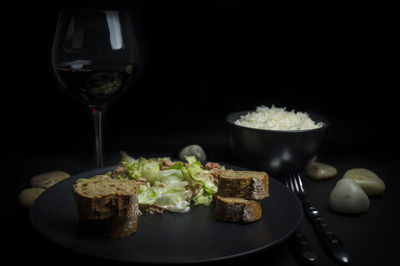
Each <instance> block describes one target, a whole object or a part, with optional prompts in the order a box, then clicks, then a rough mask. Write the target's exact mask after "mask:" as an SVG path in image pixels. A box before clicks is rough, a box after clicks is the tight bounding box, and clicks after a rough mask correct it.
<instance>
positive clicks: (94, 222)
mask: <svg viewBox="0 0 400 266" xmlns="http://www.w3.org/2000/svg"><path fill="white" fill-rule="evenodd" d="M73 194H74V197H75V202H76V206H77V209H78V215H79V219H80V231H81V232H82V233H89V234H91V233H95V234H101V235H104V236H107V237H112V238H122V237H125V236H128V235H130V234H132V233H134V232H136V229H137V225H138V216H139V214H140V210H139V202H138V195H137V194H138V187H137V185H136V182H135V181H134V180H122V179H112V178H110V177H107V176H99V177H97V178H94V179H90V180H85V181H80V182H78V183H76V184H75V185H74V187H73Z"/></svg>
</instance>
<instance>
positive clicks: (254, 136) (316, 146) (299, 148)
mask: <svg viewBox="0 0 400 266" xmlns="http://www.w3.org/2000/svg"><path fill="white" fill-rule="evenodd" d="M249 112H251V111H242V112H236V113H232V114H230V115H228V116H227V117H226V123H227V129H228V137H229V144H230V147H231V150H232V155H233V156H234V158H235V159H236V160H237V161H238V163H240V164H241V165H242V166H244V167H247V168H250V169H254V170H259V171H266V172H267V173H268V174H270V175H273V176H276V177H279V176H282V175H283V174H285V173H288V172H293V171H300V170H303V169H304V167H305V166H306V165H307V163H308V162H309V161H310V160H311V159H312V158H313V157H314V156H317V155H318V153H319V152H320V149H321V146H322V144H323V142H324V140H325V136H326V133H327V127H328V121H327V120H326V119H324V118H322V117H320V116H317V115H313V114H309V115H310V118H311V119H312V120H313V121H315V122H323V126H322V127H320V128H316V129H309V130H295V131H289V130H265V129H255V128H248V127H243V126H239V125H236V124H235V123H234V122H235V121H236V120H237V119H239V118H240V116H242V115H245V114H247V113H249Z"/></svg>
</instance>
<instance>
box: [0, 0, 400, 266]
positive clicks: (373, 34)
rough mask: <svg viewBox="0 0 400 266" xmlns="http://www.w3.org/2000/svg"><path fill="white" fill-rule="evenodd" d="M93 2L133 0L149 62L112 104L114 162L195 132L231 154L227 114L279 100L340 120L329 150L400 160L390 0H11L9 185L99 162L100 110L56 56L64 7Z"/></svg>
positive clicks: (109, 124)
mask: <svg viewBox="0 0 400 266" xmlns="http://www.w3.org/2000/svg"><path fill="white" fill-rule="evenodd" d="M265 2H266V1H265ZM83 5H85V6H86V7H89V6H90V7H98V8H104V7H114V8H118V7H123V8H128V9H130V10H131V11H132V15H133V18H134V23H135V27H136V30H137V31H136V33H137V37H138V40H139V43H140V49H141V56H142V63H143V65H142V67H143V75H142V76H141V77H140V79H139V80H138V82H137V84H136V86H135V87H134V88H132V89H131V90H130V91H129V93H127V94H126V95H125V96H124V97H122V98H120V99H119V100H118V102H117V103H116V104H114V105H113V106H111V108H110V109H109V110H107V112H106V114H105V123H104V126H105V127H104V129H105V132H104V134H105V135H104V148H105V160H106V162H108V163H110V162H114V159H115V158H116V157H115V154H117V152H118V151H119V150H127V151H129V152H133V153H135V154H142V153H143V154H144V153H146V152H149V151H151V152H155V153H159V154H163V153H164V152H166V153H167V154H176V153H177V152H178V151H179V149H180V148H182V147H183V146H185V145H188V144H193V143H197V144H200V145H202V146H203V147H204V148H205V150H206V152H207V153H208V155H209V158H210V159H211V160H221V159H226V158H227V156H226V154H227V153H228V152H229V148H228V142H227V138H226V132H225V124H224V119H225V117H226V115H227V114H229V113H230V112H233V111H241V110H248V109H255V107H256V106H259V105H266V106H271V105H272V104H275V105H276V106H280V107H284V106H285V107H287V109H288V110H292V109H295V110H299V111H307V112H316V113H319V114H322V115H324V116H325V117H326V118H327V119H328V120H329V121H330V122H331V126H330V128H329V132H328V136H327V141H326V143H325V144H324V147H323V154H325V155H326V156H327V155H329V156H330V155H332V156H336V157H335V158H342V157H343V158H353V159H354V160H355V161H356V162H363V159H365V158H367V161H372V162H374V164H375V165H380V163H381V162H389V163H390V164H391V165H396V164H398V156H397V155H396V152H397V147H398V140H397V139H398V137H397V135H398V134H397V131H396V129H395V127H396V122H397V121H398V117H397V116H398V111H397V105H398V104H397V103H398V96H397V94H396V91H397V87H398V85H392V83H391V82H390V80H391V79H392V78H393V77H396V76H397V75H398V73H396V72H395V68H394V67H392V63H395V62H396V61H395V59H394V56H393V54H394V53H393V50H392V49H391V48H392V47H393V44H394V39H395V38H394V37H395V33H397V31H395V30H394V29H393V23H392V16H391V10H392V7H390V6H383V5H382V6H376V5H369V4H366V3H363V4H362V5H361V4H360V5H359V4H351V5H350V4H343V5H339V4H328V3H327V4H324V5H314V4H309V5H305V4H304V3H301V5H300V4H299V5H293V4H292V3H285V4H282V5H280V6H277V5H271V4H265V3H264V1H238V0H236V1H221V0H218V1H129V2H128V1H126V2H116V1H110V2H105V3H104V2H103V3H100V2H98V1H96V3H92V4H88V3H83V2H78V3H69V4H68V5H65V4H54V3H53V4H49V3H47V4H46V6H42V5H40V4H32V3H31V4H28V5H27V4H25V3H22V2H21V3H20V2H15V3H13V4H12V5H11V6H9V5H3V9H2V10H3V12H4V14H7V13H9V14H8V15H9V16H3V17H2V26H3V28H2V37H1V38H2V39H1V40H2V50H1V51H2V57H3V58H2V63H3V71H2V79H1V80H2V85H1V99H2V105H1V109H2V112H1V113H2V126H1V129H2V130H1V131H2V133H3V134H2V135H3V138H2V140H3V151H2V163H1V168H2V173H5V174H4V176H5V179H4V180H6V184H9V183H12V185H15V186H14V187H13V189H10V190H8V191H7V193H6V195H7V196H10V195H11V197H12V198H13V199H15V200H16V195H17V193H18V192H19V191H20V190H21V189H22V188H24V187H26V186H28V185H29V178H30V177H31V176H33V175H34V174H38V173H40V172H45V171H48V170H53V169H57V168H62V166H66V165H68V167H70V168H69V169H73V171H72V173H79V172H80V171H83V170H89V169H91V168H94V167H95V165H94V160H93V159H94V158H93V154H94V133H93V125H92V123H91V121H90V115H89V113H88V112H87V110H85V108H84V107H83V106H81V105H80V104H79V103H76V102H73V101H71V100H70V99H69V98H66V97H65V96H64V95H63V94H62V93H61V92H59V91H58V89H57V86H56V84H55V82H54V79H53V76H52V70H51V64H50V50H51V45H52V41H53V35H54V32H55V26H56V22H57V16H58V10H59V9H60V8H65V7H69V8H70V7H78V8H79V7H82V6H83ZM4 69H5V70H4ZM394 84H396V83H394ZM113 156H114V157H113ZM329 156H327V157H329ZM46 160H47V161H49V162H52V163H53V165H48V164H46V163H45V162H46ZM71 162H72V163H75V164H74V165H71ZM364 162H365V161H364ZM374 164H371V165H374ZM344 165H349V167H355V165H352V164H351V163H350V162H349V161H345V162H344ZM359 165H362V163H361V164H359ZM82 166H84V167H86V168H85V169H83V168H82ZM365 166H368V165H365ZM367 168H368V167H367ZM4 169H5V170H4ZM80 169H82V170H80ZM3 170H4V171H3ZM74 171H75V172H74ZM386 171H389V170H386ZM389 172H390V171H389ZM390 173H391V175H392V176H394V174H393V173H394V171H392V172H390ZM394 177H396V176H394ZM386 181H387V182H388V183H390V182H392V183H393V182H395V180H388V179H387V180H386ZM389 181H390V182H389ZM332 182H333V181H332ZM396 182H397V181H396ZM393 184H395V183H393ZM331 185H334V183H332V184H331ZM330 188H331V187H329V189H328V188H326V191H327V193H328V191H329V190H330ZM9 194H10V195H9ZM390 195H392V196H391V197H390V198H391V199H394V198H393V197H394V194H390ZM2 196H4V195H2ZM382 204H384V203H383V202H382V203H381V205H382ZM12 206H13V207H15V205H12ZM382 206H383V205H382ZM392 206H395V205H394V204H392ZM20 211H21V210H20ZM24 215H26V214H24ZM25 218H28V217H27V216H26V217H25ZM339 218H343V217H339ZM345 218H346V217H345ZM358 218H359V221H360V224H362V223H363V220H362V217H358ZM19 219H20V218H19ZM331 219H335V217H333V218H332V217H331ZM346 219H347V218H346ZM346 221H347V220H346ZM349 221H350V219H349ZM21 224H22V225H23V226H26V224H25V223H23V222H21V221H20V222H19V223H17V225H18V226H21ZM379 226H384V225H383V224H379ZM18 230H19V229H18ZM26 230H27V229H26ZM388 230H389V229H388ZM389 231H390V230H389ZM11 232H14V231H11ZM22 232H25V231H22ZM29 232H30V233H29V234H32V233H31V231H29ZM377 234H378V233H377ZM10 236H11V233H10ZM19 236H26V235H23V234H22V233H20V234H19ZM375 239H378V240H382V239H383V240H384V241H388V239H387V238H386V237H382V239H380V238H379V236H376V237H375ZM347 241H348V242H349V239H348V240H347ZM389 242H390V241H389ZM382 250H383V247H382V249H381V251H382ZM282 252H283V251H282V249H278V253H279V254H280V253H282ZM358 252H359V253H360V254H361V253H362V250H359V251H358ZM279 254H278V255H276V256H275V257H279V256H280V255H279ZM282 254H286V253H284V252H283V253H282ZM282 254H281V255H282ZM360 254H358V255H360ZM275 262H279V259H277V258H276V259H275Z"/></svg>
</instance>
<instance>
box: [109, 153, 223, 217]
mask: <svg viewBox="0 0 400 266" xmlns="http://www.w3.org/2000/svg"><path fill="white" fill-rule="evenodd" d="M121 156H122V159H121V161H120V163H119V164H118V166H117V167H116V168H115V169H114V170H113V171H112V172H109V173H107V175H108V176H111V177H112V178H117V179H133V180H136V181H137V184H138V187H139V191H138V200H139V204H140V206H141V208H142V207H146V206H152V207H157V208H159V209H162V210H167V211H170V212H180V213H184V212H188V211H189V210H190V205H191V203H193V204H195V205H198V204H203V205H206V206H208V205H210V203H211V202H212V199H213V194H214V193H216V192H217V189H218V186H217V180H216V178H215V177H214V176H213V174H212V171H210V170H206V169H204V167H203V165H202V164H201V162H200V161H198V160H197V159H196V158H195V157H194V156H187V157H186V161H185V162H181V161H175V162H172V161H171V160H170V159H169V158H149V159H146V158H139V159H135V158H133V157H131V156H129V155H128V154H127V153H125V152H121ZM218 167H219V170H223V169H224V167H223V166H222V167H220V166H218Z"/></svg>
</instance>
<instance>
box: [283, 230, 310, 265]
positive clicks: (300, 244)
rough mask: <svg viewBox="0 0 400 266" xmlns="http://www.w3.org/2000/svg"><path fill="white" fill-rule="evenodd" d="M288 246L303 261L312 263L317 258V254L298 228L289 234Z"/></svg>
mask: <svg viewBox="0 0 400 266" xmlns="http://www.w3.org/2000/svg"><path fill="white" fill-rule="evenodd" d="M289 246H290V247H291V248H292V251H293V252H294V253H295V254H296V256H297V257H299V258H300V259H301V260H302V261H303V262H306V263H307V264H313V263H314V262H315V261H316V260H317V255H316V254H315V252H314V250H313V249H312V247H311V245H310V243H309V241H308V239H307V238H306V237H305V236H304V235H303V234H302V233H301V232H300V231H299V230H296V231H295V232H294V233H293V235H291V236H290V238H289Z"/></svg>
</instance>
